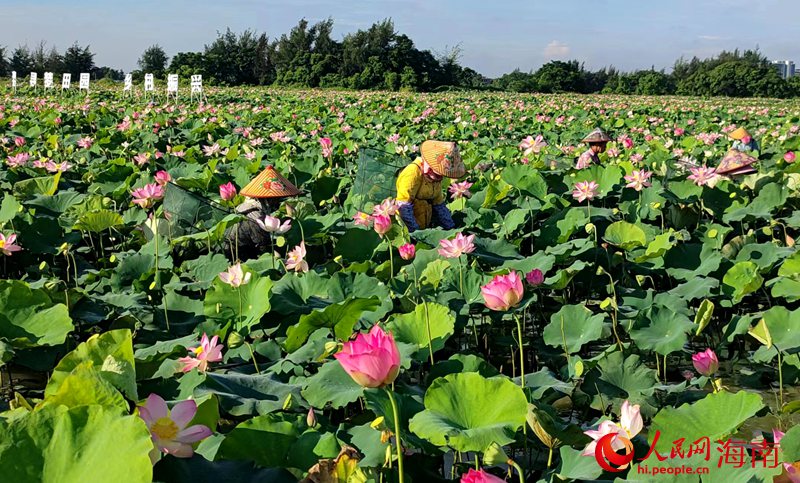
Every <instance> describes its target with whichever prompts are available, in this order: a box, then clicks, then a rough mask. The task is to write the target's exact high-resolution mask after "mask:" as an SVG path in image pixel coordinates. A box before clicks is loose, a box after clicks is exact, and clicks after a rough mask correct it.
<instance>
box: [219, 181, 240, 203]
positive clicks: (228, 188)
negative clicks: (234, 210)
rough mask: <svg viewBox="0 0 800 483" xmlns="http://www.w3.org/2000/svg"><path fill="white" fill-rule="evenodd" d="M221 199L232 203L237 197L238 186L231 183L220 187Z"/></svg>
mask: <svg viewBox="0 0 800 483" xmlns="http://www.w3.org/2000/svg"><path fill="white" fill-rule="evenodd" d="M219 197H220V198H222V199H223V200H225V201H230V200H232V199H233V198H235V197H236V186H234V185H233V183H231V182H230V181H228V182H227V183H225V184H221V185H219Z"/></svg>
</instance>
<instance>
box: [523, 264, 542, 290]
mask: <svg viewBox="0 0 800 483" xmlns="http://www.w3.org/2000/svg"><path fill="white" fill-rule="evenodd" d="M525 280H527V281H528V283H529V284H531V285H533V286H534V287H536V286H539V285H541V284H543V283H544V274H543V273H542V271H541V270H539V269H538V268H534V269H533V270H531V271H530V272H528V273H527V274H526V275H525Z"/></svg>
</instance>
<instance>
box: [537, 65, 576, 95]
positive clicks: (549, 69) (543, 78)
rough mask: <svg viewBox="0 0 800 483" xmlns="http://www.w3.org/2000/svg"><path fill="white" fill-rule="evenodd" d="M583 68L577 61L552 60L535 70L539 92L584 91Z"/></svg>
mask: <svg viewBox="0 0 800 483" xmlns="http://www.w3.org/2000/svg"><path fill="white" fill-rule="evenodd" d="M584 72H585V71H584V70H583V67H581V65H580V64H578V61H576V60H572V61H569V62H563V61H560V60H554V61H551V62H548V63H547V64H544V65H543V66H542V67H541V68H540V69H539V70H538V71H536V74H535V76H536V86H537V90H538V91H539V92H546V93H551V92H585V82H584V80H585V79H584Z"/></svg>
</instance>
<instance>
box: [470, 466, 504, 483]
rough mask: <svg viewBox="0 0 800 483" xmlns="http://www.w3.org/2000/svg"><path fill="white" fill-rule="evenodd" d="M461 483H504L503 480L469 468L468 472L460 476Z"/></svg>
mask: <svg viewBox="0 0 800 483" xmlns="http://www.w3.org/2000/svg"><path fill="white" fill-rule="evenodd" d="M461 483H505V480H503V479H501V478H498V477H496V476H494V475H493V474H491V473H487V472H485V471H483V470H475V469H473V468H470V469H469V471H467V472H466V473H465V474H463V475H461Z"/></svg>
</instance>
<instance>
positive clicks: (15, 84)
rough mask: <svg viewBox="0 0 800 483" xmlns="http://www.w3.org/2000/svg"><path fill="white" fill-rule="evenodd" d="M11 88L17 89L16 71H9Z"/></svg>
mask: <svg viewBox="0 0 800 483" xmlns="http://www.w3.org/2000/svg"><path fill="white" fill-rule="evenodd" d="M11 87H13V88H14V89H16V88H17V71H15V70H12V71H11Z"/></svg>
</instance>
